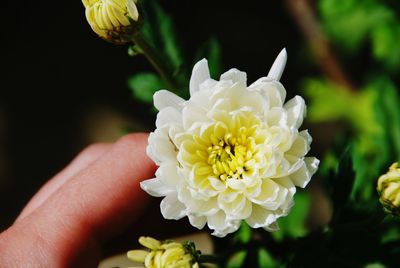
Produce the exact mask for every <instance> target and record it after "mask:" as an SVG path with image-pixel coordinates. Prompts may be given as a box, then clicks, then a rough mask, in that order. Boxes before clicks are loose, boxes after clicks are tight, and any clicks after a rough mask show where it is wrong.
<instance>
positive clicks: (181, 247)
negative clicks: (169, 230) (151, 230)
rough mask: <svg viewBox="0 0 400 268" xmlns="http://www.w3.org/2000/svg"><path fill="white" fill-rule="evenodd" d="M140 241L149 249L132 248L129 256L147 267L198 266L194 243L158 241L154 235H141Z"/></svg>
mask: <svg viewBox="0 0 400 268" xmlns="http://www.w3.org/2000/svg"><path fill="white" fill-rule="evenodd" d="M139 243H140V244H141V245H143V246H144V247H146V248H147V249H148V250H130V251H128V253H127V256H128V258H129V259H130V260H132V261H135V262H140V263H143V264H144V266H145V267H146V268H163V267H176V268H178V267H179V268H198V267H199V264H198V263H197V259H198V257H199V254H200V253H199V251H196V250H195V248H194V245H193V243H191V242H186V243H183V244H181V243H177V242H173V241H164V242H161V241H158V240H156V239H154V238H152V237H143V236H142V237H140V238H139Z"/></svg>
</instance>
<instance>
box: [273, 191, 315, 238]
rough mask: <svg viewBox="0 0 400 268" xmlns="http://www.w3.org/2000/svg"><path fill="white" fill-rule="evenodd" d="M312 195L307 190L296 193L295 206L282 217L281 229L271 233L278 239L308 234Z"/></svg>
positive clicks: (279, 221)
mask: <svg viewBox="0 0 400 268" xmlns="http://www.w3.org/2000/svg"><path fill="white" fill-rule="evenodd" d="M310 201H311V199H310V196H309V194H308V193H307V192H297V193H296V194H295V195H294V206H293V207H292V209H291V211H290V213H289V215H288V216H286V217H284V218H280V219H279V220H278V223H279V229H280V230H279V231H277V232H273V233H271V235H272V236H273V237H274V238H275V240H277V241H281V240H282V239H283V238H284V237H291V238H298V237H302V236H304V235H306V234H307V231H308V230H307V228H306V220H307V216H308V213H309V210H310Z"/></svg>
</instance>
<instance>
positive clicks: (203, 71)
mask: <svg viewBox="0 0 400 268" xmlns="http://www.w3.org/2000/svg"><path fill="white" fill-rule="evenodd" d="M207 79H210V70H209V69H208V63H207V60H206V59H202V60H200V61H199V62H197V63H196V64H195V65H194V67H193V71H192V76H191V77H190V83H189V89H190V96H193V95H194V93H196V92H197V91H199V89H200V87H199V86H200V84H201V83H203V82H204V81H206V80H207Z"/></svg>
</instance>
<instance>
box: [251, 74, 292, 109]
mask: <svg viewBox="0 0 400 268" xmlns="http://www.w3.org/2000/svg"><path fill="white" fill-rule="evenodd" d="M249 90H251V91H252V90H255V91H258V92H260V93H261V94H262V95H263V96H264V98H265V99H266V100H267V101H268V103H269V107H282V105H283V102H284V101H285V98H286V90H285V88H284V87H283V85H282V84H281V83H280V82H278V81H273V80H271V79H270V78H267V77H262V78H260V79H258V80H257V81H255V82H254V83H253V84H251V85H250V87H249Z"/></svg>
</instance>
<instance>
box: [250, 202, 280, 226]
mask: <svg viewBox="0 0 400 268" xmlns="http://www.w3.org/2000/svg"><path fill="white" fill-rule="evenodd" d="M275 221H276V217H275V215H274V213H272V212H271V211H269V210H267V209H265V208H262V207H260V206H258V205H253V209H252V213H251V215H250V217H249V218H247V219H246V222H247V223H248V224H249V225H250V226H251V227H253V228H259V227H266V226H269V225H270V224H272V223H274V222H275Z"/></svg>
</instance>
